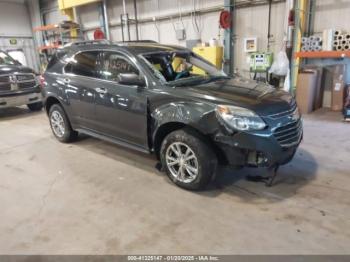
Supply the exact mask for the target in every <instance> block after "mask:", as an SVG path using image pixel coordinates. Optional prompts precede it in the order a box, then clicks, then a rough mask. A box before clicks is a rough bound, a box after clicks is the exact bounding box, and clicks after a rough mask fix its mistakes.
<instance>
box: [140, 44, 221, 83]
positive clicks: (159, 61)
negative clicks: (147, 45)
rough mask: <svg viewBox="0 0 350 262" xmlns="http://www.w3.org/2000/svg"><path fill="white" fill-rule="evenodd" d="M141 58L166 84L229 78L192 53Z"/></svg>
mask: <svg viewBox="0 0 350 262" xmlns="http://www.w3.org/2000/svg"><path fill="white" fill-rule="evenodd" d="M141 57H142V58H143V59H144V60H145V62H146V64H147V65H148V66H149V67H150V68H151V70H152V72H153V73H154V75H155V76H156V77H157V78H158V79H160V80H161V82H163V83H165V84H170V85H175V86H176V85H186V84H190V83H191V84H193V82H203V81H210V80H213V79H217V78H226V77H227V75H226V74H225V73H224V72H223V71H222V70H219V69H217V68H216V67H215V66H214V65H213V64H211V63H209V62H208V61H206V60H204V59H203V58H201V57H199V56H197V55H196V54H194V53H193V52H190V51H177V52H155V53H148V54H143V55H141Z"/></svg>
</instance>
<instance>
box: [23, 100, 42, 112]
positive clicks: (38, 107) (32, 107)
mask: <svg viewBox="0 0 350 262" xmlns="http://www.w3.org/2000/svg"><path fill="white" fill-rule="evenodd" d="M27 107H28V108H29V110H30V111H40V110H41V109H43V103H42V102H37V103H33V104H28V105H27Z"/></svg>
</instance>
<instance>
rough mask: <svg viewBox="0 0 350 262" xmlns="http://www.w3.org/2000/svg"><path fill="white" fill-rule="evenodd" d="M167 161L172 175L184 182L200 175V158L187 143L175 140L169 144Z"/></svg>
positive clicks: (166, 155)
mask: <svg viewBox="0 0 350 262" xmlns="http://www.w3.org/2000/svg"><path fill="white" fill-rule="evenodd" d="M165 161H166V164H167V167H168V169H169V171H170V173H171V175H172V176H173V177H174V178H175V179H176V180H178V181H180V182H182V183H191V182H193V181H194V180H195V179H196V178H197V176H198V160H197V157H196V154H195V153H194V152H193V150H192V149H191V148H190V147H189V146H188V145H186V144H184V143H181V142H174V143H172V144H170V145H169V147H168V148H167V151H166V154H165Z"/></svg>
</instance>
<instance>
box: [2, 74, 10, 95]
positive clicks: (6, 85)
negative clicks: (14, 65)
mask: <svg viewBox="0 0 350 262" xmlns="http://www.w3.org/2000/svg"><path fill="white" fill-rule="evenodd" d="M10 90H11V83H10V78H9V76H0V92H1V91H10Z"/></svg>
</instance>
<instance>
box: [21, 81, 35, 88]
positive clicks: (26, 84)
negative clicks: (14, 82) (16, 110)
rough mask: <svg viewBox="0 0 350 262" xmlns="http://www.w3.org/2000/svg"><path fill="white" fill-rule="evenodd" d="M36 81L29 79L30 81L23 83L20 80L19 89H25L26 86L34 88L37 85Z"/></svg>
mask: <svg viewBox="0 0 350 262" xmlns="http://www.w3.org/2000/svg"><path fill="white" fill-rule="evenodd" d="M35 84H36V83H35V81H29V82H23V83H20V82H18V88H19V89H25V88H32V87H34V86H35Z"/></svg>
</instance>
